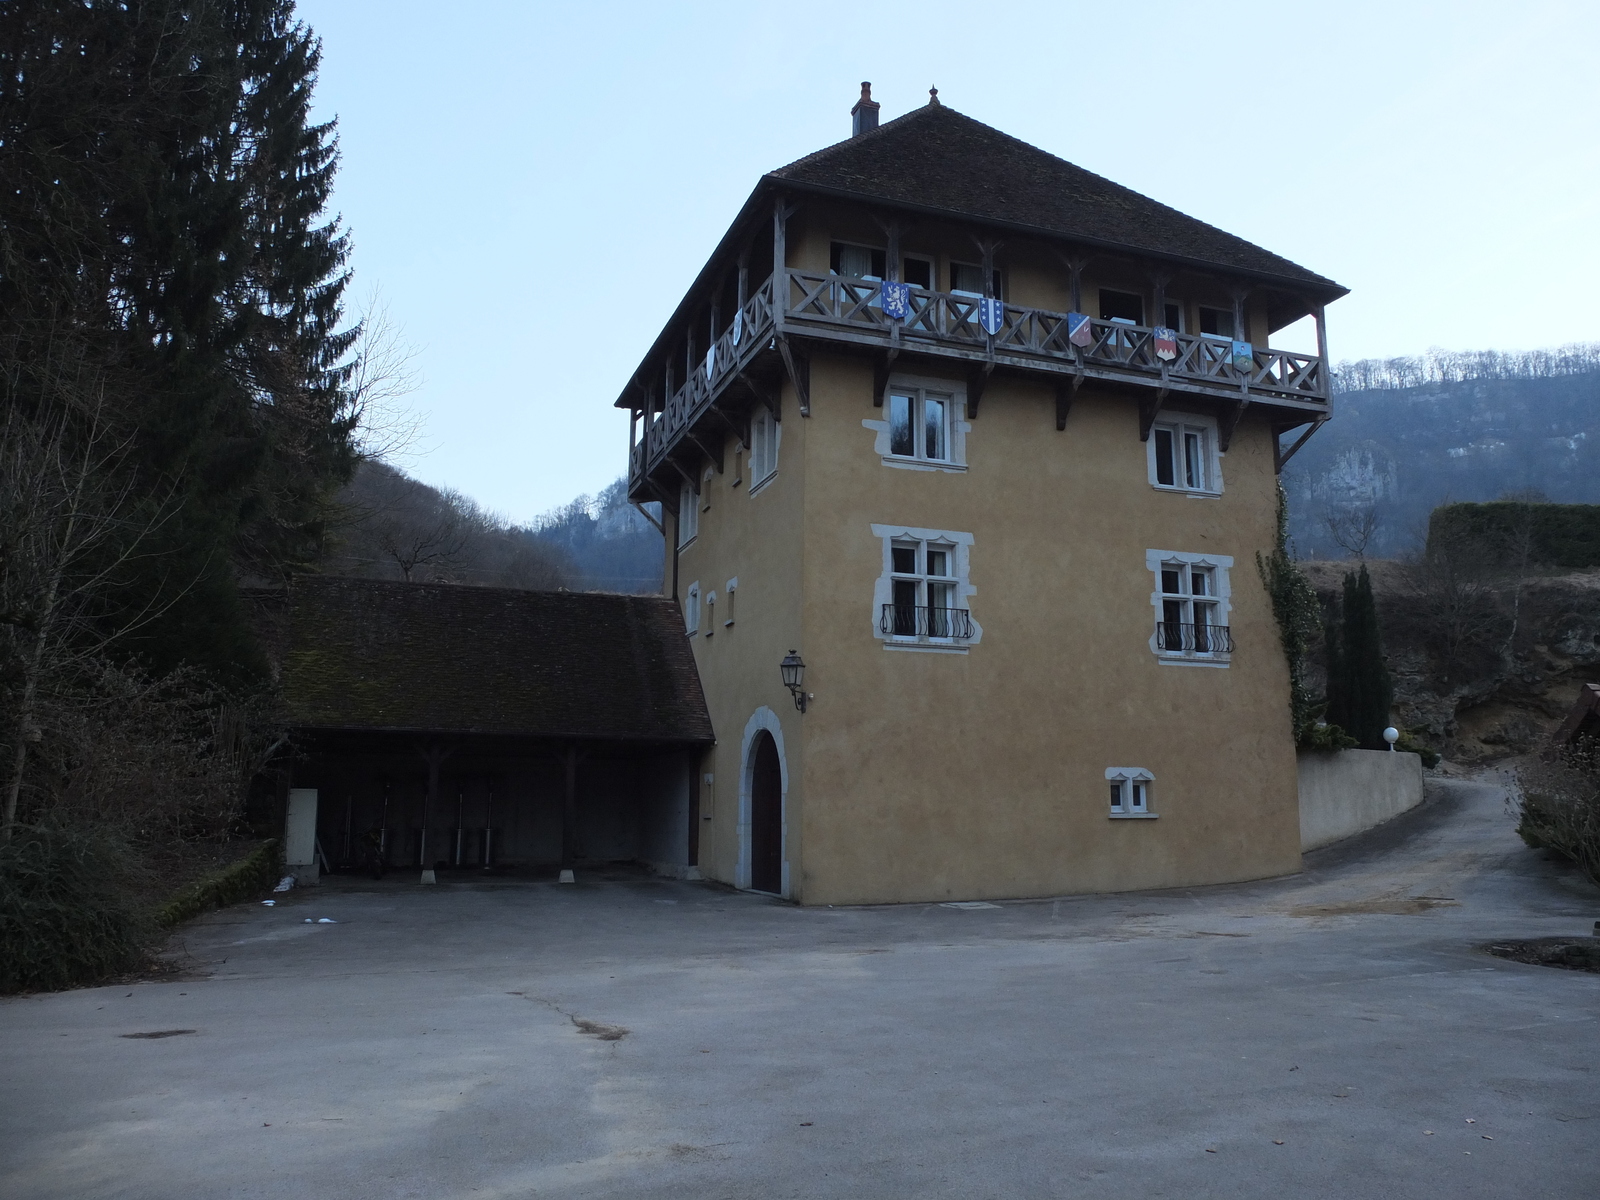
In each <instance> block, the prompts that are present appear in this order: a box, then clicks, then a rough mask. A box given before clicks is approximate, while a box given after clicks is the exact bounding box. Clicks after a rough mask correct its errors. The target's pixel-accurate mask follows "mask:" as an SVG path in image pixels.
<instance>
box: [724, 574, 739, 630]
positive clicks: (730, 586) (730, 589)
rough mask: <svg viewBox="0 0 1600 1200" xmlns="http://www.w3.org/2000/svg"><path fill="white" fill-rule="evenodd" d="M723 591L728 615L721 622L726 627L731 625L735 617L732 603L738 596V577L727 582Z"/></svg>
mask: <svg viewBox="0 0 1600 1200" xmlns="http://www.w3.org/2000/svg"><path fill="white" fill-rule="evenodd" d="M723 591H725V592H727V593H728V615H727V616H726V617H725V618H723V621H722V624H723V626H724V627H726V626H729V625H732V624H733V620H734V616H735V614H734V611H733V602H734V600H735V599H737V598H738V595H739V577H738V576H737V575H735V576H734V577H733V578H732V579H730V580H728V582H727V585H726V586H725V587H724V588H723Z"/></svg>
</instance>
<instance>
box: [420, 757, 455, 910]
mask: <svg viewBox="0 0 1600 1200" xmlns="http://www.w3.org/2000/svg"><path fill="white" fill-rule="evenodd" d="M417 753H418V754H420V755H422V761H423V762H425V763H427V764H428V794H427V795H426V796H424V797H423V799H422V829H421V831H420V832H421V844H420V845H419V846H418V848H417V857H418V858H419V859H421V860H422V882H423V883H432V882H433V881H434V875H433V867H432V866H431V865H430V864H429V860H428V818H429V817H430V816H431V815H432V814H433V807H434V803H435V802H436V801H437V800H438V798H439V768H440V767H441V766H443V765H444V761H445V759H447V758H449V757H450V756H451V755H452V754H454V753H455V747H454V746H448V747H446V746H442V745H440V744H439V743H438V742H429V743H428V745H427V747H426V748H424V749H422V750H418V751H417Z"/></svg>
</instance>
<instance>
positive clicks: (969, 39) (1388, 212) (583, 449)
mask: <svg viewBox="0 0 1600 1200" xmlns="http://www.w3.org/2000/svg"><path fill="white" fill-rule="evenodd" d="M299 13H300V16H301V18H302V19H303V20H305V21H306V22H307V23H308V24H309V25H310V26H311V28H312V29H313V30H314V31H315V32H316V33H317V35H318V36H319V37H320V38H321V39H322V53H323V58H322V68H321V75H320V79H319V82H318V85H317V90H316V97H315V112H314V115H315V116H316V118H317V119H319V120H325V119H330V118H334V117H336V118H337V119H338V130H339V140H340V146H341V148H342V155H343V159H342V166H341V169H340V174H339V180H338V184H337V188H336V192H335V197H334V204H333V207H334V208H335V209H336V210H337V212H338V213H339V214H340V215H341V217H342V219H343V221H344V223H345V225H346V226H347V228H348V229H349V230H350V232H351V234H352V238H353V244H354V252H353V255H352V259H351V266H352V269H353V274H354V279H353V283H352V286H351V290H350V297H351V300H352V307H353V308H354V309H360V308H364V307H366V306H368V305H372V304H376V305H378V306H379V307H381V308H382V309H383V310H385V311H386V312H387V315H388V319H389V321H390V322H391V323H392V324H393V326H394V327H395V328H396V329H398V330H399V331H400V332H401V334H402V335H403V337H404V339H405V340H406V342H407V344H408V345H409V346H410V347H411V348H412V350H413V351H414V357H413V358H412V360H411V364H412V367H413V369H414V372H415V376H416V380H417V386H416V388H415V390H413V391H412V392H411V393H410V394H409V395H408V396H407V397H406V398H405V400H404V401H403V405H404V406H405V407H406V409H407V410H408V411H409V414H410V416H411V418H412V419H413V420H414V422H415V424H416V427H417V435H416V437H415V438H414V439H413V440H412V441H411V443H410V446H409V449H407V450H406V451H405V452H403V453H401V454H400V455H398V456H397V457H396V459H395V461H396V462H397V465H400V466H402V467H403V468H404V469H406V470H407V471H409V472H410V473H411V474H413V475H416V476H417V477H418V478H421V479H423V480H425V481H427V482H429V483H432V484H434V485H436V486H448V487H453V488H456V489H459V490H460V491H462V492H464V493H466V494H467V495H469V496H471V497H472V498H473V499H475V500H477V501H478V502H479V503H481V504H483V505H485V506H486V507H487V508H489V509H491V510H493V511H495V512H498V513H501V514H503V515H505V516H507V517H509V518H511V519H513V520H516V521H519V522H525V521H529V520H532V519H534V518H536V517H537V516H538V515H540V514H542V513H545V512H548V511H549V510H551V509H552V508H554V507H556V506H558V505H561V504H564V503H566V502H568V501H570V500H572V499H573V498H574V497H575V496H577V495H579V494H580V493H593V492H596V491H598V490H599V489H600V488H602V487H604V486H605V485H606V484H608V483H610V482H611V481H612V480H614V479H615V478H616V477H617V476H618V475H620V474H622V473H623V471H624V470H625V468H626V456H627V439H628V431H627V414H626V412H625V411H624V410H617V409H614V408H613V407H612V402H613V401H614V400H615V399H616V398H617V396H618V394H619V393H620V391H621V390H622V387H623V385H624V384H625V383H626V381H627V379H628V377H629V375H630V374H631V373H632V371H633V369H634V368H635V367H636V366H637V365H638V362H639V360H640V358H641V357H642V356H643V354H644V351H645V349H646V348H647V347H648V346H649V344H650V343H651V341H652V340H653V339H654V337H655V335H656V334H657V332H659V330H660V327H661V325H662V323H663V322H664V321H665V320H666V318H667V316H668V315H669V314H670V313H671V311H672V310H673V308H674V307H676V305H677V303H678V301H679V300H680V299H681V298H682V295H683V292H684V290H685V289H686V288H687V287H688V285H689V283H690V282H691V280H692V279H693V277H694V275H695V274H696V272H697V271H698V270H699V269H700V267H701V266H702V265H703V264H704V262H705V259H706V257H707V256H708V255H709V254H710V252H711V250H712V248H713V247H714V246H715V244H716V242H717V240H718V239H719V237H720V236H721V235H722V233H723V231H724V230H725V229H726V228H727V226H728V224H729V222H730V221H731V220H732V219H733V217H734V215H735V213H737V211H738V210H739V207H740V206H741V205H742V204H743V203H744V201H745V199H746V198H747V197H748V195H749V194H750V191H751V190H752V189H753V188H754V186H755V184H756V181H757V179H758V178H759V177H760V176H761V175H762V174H763V173H764V172H766V171H770V170H772V169H774V168H776V167H779V166H782V165H784V164H786V163H789V162H792V161H793V160H794V159H797V158H800V157H801V156H803V155H805V154H809V153H811V152H812V151H814V150H817V149H820V148H822V147H823V146H826V145H830V144H832V143H834V142H837V141H840V140H842V139H843V138H845V137H846V136H848V134H849V132H850V115H849V113H850V107H851V105H852V104H854V102H855V100H856V97H857V96H858V94H859V92H860V82H861V81H862V80H871V81H872V85H873V96H874V98H875V99H877V100H878V101H879V102H880V103H881V104H882V105H883V109H882V119H883V120H885V121H887V120H890V119H892V118H893V117H896V116H899V115H900V114H902V113H904V112H905V111H907V110H908V109H910V108H913V107H916V106H918V105H921V104H924V103H926V101H927V93H928V88H929V86H930V85H937V86H938V88H939V98H940V100H941V101H942V102H943V103H945V104H947V105H950V106H951V107H953V108H955V109H957V110H958V111H960V112H963V113H965V114H967V115H968V116H971V117H974V118H976V119H978V120H980V121H983V122H986V123H987V124H990V125H993V126H995V127H996V128H999V129H1002V130H1004V131H1005V132H1007V133H1010V134H1013V135H1015V136H1016V137H1020V138H1022V139H1023V140H1025V141H1028V142H1031V143H1033V144H1034V145H1036V146H1039V147H1042V148H1043V149H1045V150H1048V151H1050V152H1051V153H1053V154H1057V155H1060V156H1061V157H1063V158H1066V159H1069V160H1071V161H1072V162H1075V163H1077V164H1078V165H1080V166H1082V167H1086V168H1088V169H1089V170H1091V171H1095V172H1098V173H1099V174H1102V175H1105V176H1107V177H1108V178H1110V179H1113V180H1115V181H1117V182H1118V183H1121V184H1123V185H1125V186H1127V187H1131V188H1133V189H1135V190H1136V191H1139V192H1143V193H1144V194H1146V195H1149V196H1152V197H1154V198H1155V199H1157V200H1160V201H1162V202H1163V203H1166V204H1170V205H1172V206H1173V207H1176V208H1178V209H1181V210H1182V211H1184V212H1187V213H1189V214H1191V215H1193V216H1196V217H1199V218H1201V219H1202V220H1205V221H1209V222H1211V223H1212V224H1214V225H1218V226H1221V227H1222V228H1224V229H1227V230H1228V231H1229V232H1231V233H1235V234H1238V235H1239V236H1241V237H1244V238H1247V239H1249V240H1251V241H1253V242H1256V243H1258V244H1260V245H1262V246H1265V247H1267V248H1268V249H1270V250H1273V251H1275V252H1276V253H1279V254H1282V255H1283V256H1285V257H1287V258H1290V259H1292V260H1294V261H1295V262H1298V263H1300V264H1302V265H1304V266H1306V267H1309V268H1311V269H1312V270H1314V271H1317V272H1319V273H1320V274H1323V275H1326V276H1329V277H1331V278H1333V279H1336V280H1338V281H1339V282H1340V283H1342V284H1344V285H1345V286H1346V287H1348V288H1350V289H1351V294H1350V295H1349V296H1347V297H1346V298H1344V299H1343V300H1340V301H1339V302H1338V303H1337V304H1335V305H1333V306H1332V307H1331V308H1330V309H1329V314H1328V330H1329V333H1328V336H1329V349H1330V354H1331V355H1332V357H1333V358H1334V359H1335V360H1344V359H1358V358H1372V357H1389V356H1393V355H1409V354H1420V353H1423V352H1425V351H1426V350H1428V349H1429V348H1430V347H1435V346H1437V347H1443V348H1446V349H1453V350H1481V349H1498V350H1519V349H1534V348H1538V347H1546V346H1556V345H1560V344H1563V343H1568V342H1575V341H1594V340H1600V312H1597V307H1600V305H1597V300H1596V297H1597V295H1600V290H1597V282H1600V281H1597V279H1596V275H1597V268H1600V238H1597V237H1596V233H1595V229H1596V224H1597V221H1596V218H1597V216H1600V136H1597V135H1600V128H1597V120H1600V103H1597V100H1600V97H1597V96H1596V94H1595V93H1596V90H1597V80H1600V70H1597V69H1596V67H1595V64H1594V58H1593V53H1594V46H1595V45H1596V44H1600V4H1596V3H1594V0H1585V2H1581V3H1579V2H1562V0H1553V2H1549V3H1541V2H1539V0H1531V2H1529V0H1520V2H1518V3H1514V4H1507V3H1504V2H1501V3H1494V4H1491V3H1483V2H1479V0H1464V2H1458V3H1440V4H1430V3H1409V2H1407V0H1391V2H1389V3H1368V2H1366V0H1340V2H1339V3H1337V4H1335V3H1328V2H1322V3H1315V4H1310V3H1294V2H1292V0H1276V2H1273V3H1229V2H1227V0H1211V2H1210V3H1206V4H1194V3H1183V4H1176V3H1166V2H1164V0H1152V2H1146V3H1140V4H1108V3H1098V4H1088V3H1080V2H1077V0H1070V2H1066V3H1060V2H1058V3H1054V4H1037V3H1036V4H1031V5H1015V4H990V5H987V6H985V5H984V4H981V3H974V2H973V0H965V2H963V3H946V2H944V0H919V3H917V4H915V5H905V4H896V5H888V4H879V3H871V2H869V0H855V2H853V3H838V2H836V0H810V2H809V3H807V4H805V5H792V6H779V5H771V4H761V3H750V2H749V0H744V2H743V3H693V2H683V0H680V2H679V3H676V4H636V3H634V4H630V3H605V2H597V0H588V2H585V3H576V4H575V3H566V4H554V3H548V2H544V0H541V2H516V0H455V2H454V3H452V4H449V5H441V4H439V3H437V0H428V2H426V3H424V2H421V0H300V3H299ZM1308 340H1309V339H1308V338H1307V337H1305V335H1304V334H1303V332H1302V331H1294V332H1292V333H1290V334H1289V336H1288V340H1287V341H1286V340H1285V339H1284V338H1282V337H1275V338H1274V344H1275V345H1289V346H1290V347H1291V348H1310V346H1309V345H1308V346H1301V345H1299V343H1300V342H1304V341H1308Z"/></svg>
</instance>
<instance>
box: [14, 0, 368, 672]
mask: <svg viewBox="0 0 1600 1200" xmlns="http://www.w3.org/2000/svg"><path fill="white" fill-rule="evenodd" d="M318 54H319V50H318V45H317V42H316V39H315V38H314V36H313V35H312V34H311V32H310V30H308V29H307V28H306V27H305V26H304V25H303V24H301V23H300V22H298V21H297V20H296V18H295V14H294V6H293V3H292V2H291V0H149V2H141V3H134V4H130V3H126V2H119V0H36V2H34V3H29V4H15V5H0V67H3V70H0V178H4V179H5V180H6V186H5V187H4V188H0V360H3V367H4V370H3V373H0V393H3V394H0V403H3V404H4V405H5V406H6V408H7V410H8V411H12V412H18V413H22V414H24V415H29V414H37V415H39V416H40V417H41V418H48V417H50V416H51V415H52V414H59V413H60V412H63V411H65V412H79V413H82V412H84V411H86V410H88V409H91V408H92V409H95V410H96V411H98V412H99V413H101V414H111V415H112V416H113V417H114V419H115V421H116V422H117V430H116V434H117V439H118V441H119V444H122V445H124V446H125V453H124V454H122V455H121V456H120V457H119V462H120V463H121V465H122V470H123V472H124V482H125V484H126V486H127V487H128V488H130V489H132V490H133V492H134V493H135V494H136V495H137V497H138V498H139V502H140V505H141V506H142V507H141V513H142V517H143V522H142V523H143V526H144V527H145V529H146V536H145V540H144V542H143V544H142V546H141V553H140V555H139V557H138V559H137V561H136V562H135V563H133V564H132V565H131V566H129V567H128V568H126V569H124V570H122V571H120V572H119V573H118V576H117V582H118V583H119V584H120V591H118V592H116V594H114V595H112V596H110V597H108V599H107V602H106V604H105V605H104V613H103V617H104V620H105V621H107V622H109V623H112V624H119V623H120V624H122V625H124V626H126V627H127V628H128V630H129V633H128V636H127V637H126V638H125V639H124V640H123V645H124V646H125V647H126V652H127V653H129V654H134V655H137V656H138V657H140V658H142V659H143V660H145V661H146V662H147V663H148V664H150V665H152V666H155V667H158V668H160V667H167V666H172V665H175V664H177V663H179V662H191V663H198V664H200V665H203V666H206V667H208V668H210V669H212V670H213V671H216V672H219V673H222V674H229V673H237V672H238V671H240V670H246V671H248V669H249V668H250V666H251V664H252V663H253V662H256V661H258V658H257V656H256V654H255V652H254V650H253V648H252V644H251V638H250V635H249V632H248V629H247V626H246V623H245V621H244V620H243V618H242V614H241V611H240V607H239V603H238V599H237V586H236V580H237V579H239V578H240V577H241V576H242V577H246V578H252V577H253V578H269V579H270V578H281V577H283V576H284V575H285V574H287V573H290V572H292V571H294V570H295V569H297V568H298V567H300V566H301V565H303V564H304V563H305V562H307V561H308V560H309V559H310V558H311V557H312V556H313V555H314V554H315V551H316V549H317V545H318V542H319V539H320V537H321V532H322V530H321V523H322V520H323V514H324V513H325V512H326V511H327V510H328V507H329V504H330V502H331V498H332V494H333V491H334V490H335V489H336V488H337V487H338V485H339V484H340V483H341V482H343V481H344V480H345V479H346V478H347V477H348V475H349V472H350V470H351V467H352V466H353V451H352V445H351V435H352V433H353V428H354V408H355V404H356V397H354V396H352V395H351V393H350V390H349V383H350V370H351V361H350V360H351V355H352V352H353V343H354V339H355V338H356V336H357V333H358V331H357V330H356V329H354V328H350V327H343V313H342V297H343V292H344V288H345V284H346V280H347V274H346V272H345V267H344V264H345V260H346V258H347V255H348V253H349V246H348V243H347V241H346V238H345V235H344V233H343V232H342V230H341V229H340V228H339V224H338V222H337V220H336V219H330V218H328V217H326V216H325V215H324V210H325V208H326V205H327V201H328V198H329V194H330V190H331V187H332V181H333V175H334V171H335V170H336V167H337V158H338V153H337V143H336V140H335V137H334V130H333V128H332V126H331V125H330V124H320V125H319V124H314V123H312V122H311V121H310V118H309V111H308V110H309V104H310V97H311V92H312V89H313V88H314V86H315V82H316V71H317V63H318ZM152 524H154V525H155V526H156V529H157V532H156V534H155V536H154V537H151V536H148V527H149V526H150V525H152ZM140 525H141V521H140V520H138V519H133V520H130V527H139V526H140Z"/></svg>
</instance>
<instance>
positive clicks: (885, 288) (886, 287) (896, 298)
mask: <svg viewBox="0 0 1600 1200" xmlns="http://www.w3.org/2000/svg"><path fill="white" fill-rule="evenodd" d="M879 294H880V295H881V296H882V299H883V315H884V316H886V317H888V318H889V319H890V320H893V321H904V320H905V319H906V318H907V317H909V316H910V315H911V285H910V284H909V283H891V282H889V280H887V279H885V280H884V281H883V283H882V284H880V285H879Z"/></svg>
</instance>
